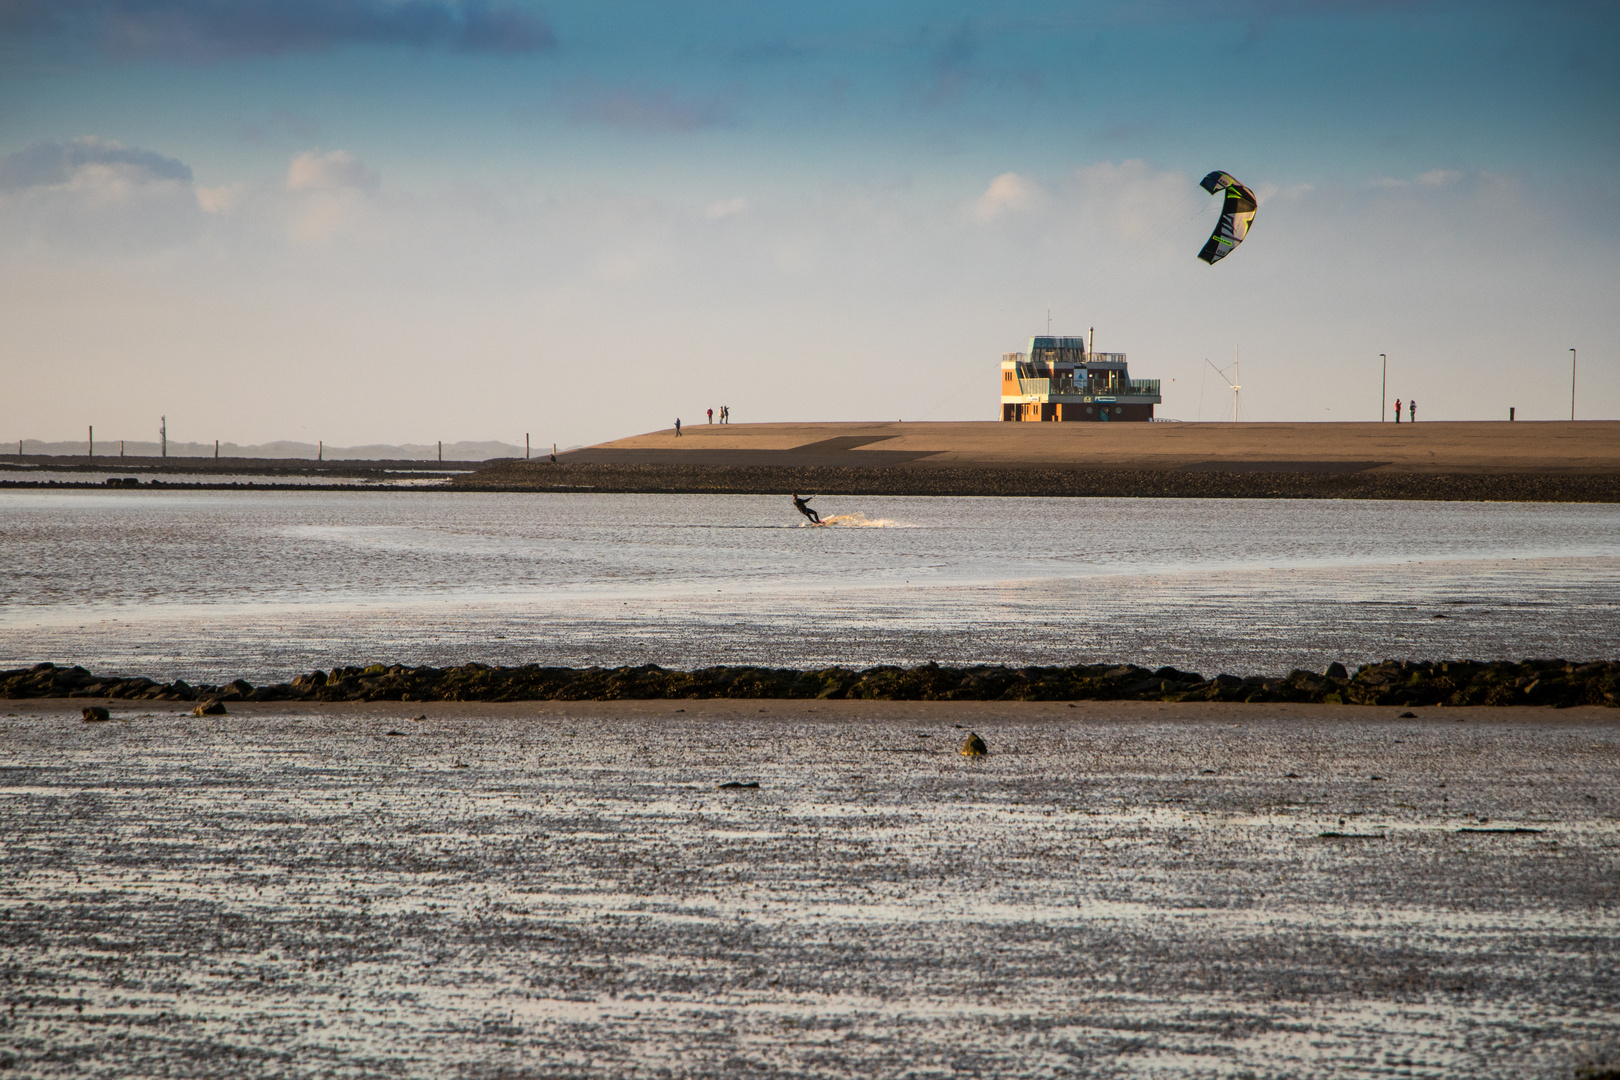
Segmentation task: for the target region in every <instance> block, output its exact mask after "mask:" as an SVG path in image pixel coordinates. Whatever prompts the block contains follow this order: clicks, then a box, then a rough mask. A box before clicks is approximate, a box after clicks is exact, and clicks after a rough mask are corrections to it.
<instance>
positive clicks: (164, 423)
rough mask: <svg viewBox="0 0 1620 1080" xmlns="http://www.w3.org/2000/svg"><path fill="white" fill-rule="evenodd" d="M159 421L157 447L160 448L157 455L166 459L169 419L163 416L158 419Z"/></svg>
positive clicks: (167, 453) (167, 454)
mask: <svg viewBox="0 0 1620 1080" xmlns="http://www.w3.org/2000/svg"><path fill="white" fill-rule="evenodd" d="M159 419H160V423H159V424H158V445H159V448H160V449H159V453H160V455H161V456H163V457H168V456H169V418H168V417H167V416H164V417H160V418H159Z"/></svg>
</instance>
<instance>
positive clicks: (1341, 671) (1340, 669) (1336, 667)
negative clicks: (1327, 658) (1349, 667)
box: [1323, 660, 1350, 679]
mask: <svg viewBox="0 0 1620 1080" xmlns="http://www.w3.org/2000/svg"><path fill="white" fill-rule="evenodd" d="M1323 674H1324V675H1326V676H1327V677H1328V678H1330V679H1348V678H1349V677H1350V673H1349V672H1348V671H1346V670H1345V668H1344V665H1343V664H1341V663H1339V662H1338V661H1337V660H1335V661H1333V663H1331V664H1329V665H1328V666H1327V671H1325V672H1323Z"/></svg>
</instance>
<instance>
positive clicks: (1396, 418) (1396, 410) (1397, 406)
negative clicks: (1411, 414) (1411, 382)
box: [1395, 398, 1401, 424]
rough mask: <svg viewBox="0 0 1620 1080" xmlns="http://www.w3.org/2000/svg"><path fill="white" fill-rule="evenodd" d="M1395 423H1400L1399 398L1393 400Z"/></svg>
mask: <svg viewBox="0 0 1620 1080" xmlns="http://www.w3.org/2000/svg"><path fill="white" fill-rule="evenodd" d="M1395 422H1396V423H1397V424H1398V423H1400V422H1401V399H1400V398H1396V399H1395Z"/></svg>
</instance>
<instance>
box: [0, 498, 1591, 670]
mask: <svg viewBox="0 0 1620 1080" xmlns="http://www.w3.org/2000/svg"><path fill="white" fill-rule="evenodd" d="M814 505H816V506H818V507H819V508H820V509H821V511H822V512H823V514H824V516H826V517H828V518H829V519H838V518H842V519H843V520H844V524H841V525H831V526H829V527H825V528H813V527H806V526H804V525H803V523H802V521H801V519H800V518H799V517H798V516H797V515H796V514H795V513H794V512H793V509H792V507H791V505H790V504H789V502H788V500H787V499H786V498H785V497H782V498H776V497H762V496H656V495H582V494H574V495H555V494H472V493H444V492H365V493H359V492H356V493H347V492H308V493H306V492H258V493H240V494H238V493H235V492H217V491H210V492H147V491H139V492H134V491H130V492H115V491H108V492H95V491H89V492H0V565H3V566H4V572H3V573H0V665H7V666H11V665H18V664H23V663H29V662H34V661H37V660H42V659H50V660H55V661H57V662H65V663H80V664H83V665H85V666H86V667H89V668H91V669H92V670H96V671H98V672H99V671H107V672H113V673H127V674H152V675H161V676H165V677H173V676H181V677H184V678H187V679H191V680H194V681H195V680H215V679H222V678H231V677H236V676H245V677H246V678H248V679H250V680H253V681H255V682H263V681H277V680H284V679H287V678H289V677H291V675H293V674H295V673H297V672H300V671H305V670H309V669H311V668H314V667H318V666H319V667H329V666H332V665H333V664H338V663H344V664H347V663H359V662H371V661H385V662H401V663H415V664H423V663H425V664H437V665H443V664H450V663H462V662H467V661H473V660H477V661H483V662H486V663H503V664H518V663H530V662H538V663H544V664H558V665H577V666H586V665H591V664H601V665H612V664H639V663H648V662H650V663H658V664H663V665H665V666H670V667H682V668H691V667H701V666H705V665H709V664H716V663H763V664H771V665H780V666H811V665H815V666H822V665H830V664H835V663H842V664H852V665H865V664H876V663H920V662H924V661H927V660H937V661H939V662H941V663H973V662H1005V663H1013V664H1023V663H1078V662H1093V661H1107V662H1119V661H1130V662H1134V663H1141V664H1146V665H1149V666H1154V665H1159V664H1174V665H1175V666H1177V667H1180V668H1183V669H1188V670H1195V671H1200V672H1203V673H1204V674H1206V675H1212V674H1214V673H1216V672H1218V671H1228V672H1231V673H1233V674H1252V673H1286V672H1287V671H1288V670H1290V669H1291V668H1294V667H1306V668H1311V669H1314V670H1321V669H1322V668H1323V667H1325V666H1326V665H1327V664H1328V663H1330V662H1332V661H1335V660H1338V661H1343V662H1345V663H1347V664H1351V665H1354V664H1356V663H1362V662H1367V661H1373V660H1379V659H1383V658H1385V657H1395V658H1403V659H1439V658H1454V659H1461V658H1473V659H1518V658H1520V657H1523V656H1562V657H1567V658H1570V659H1608V658H1613V657H1615V656H1617V655H1620V506H1611V505H1589V504H1545V503H1454V502H1445V503H1415V502H1399V503H1392V502H1366V501H1321V500H1299V501H1290V500H1230V499H1222V500H1198V499H984V498H981V499H926V498H866V497H862V498H853V497H849V498H845V497H838V498H834V497H831V496H822V497H820V498H818V499H816V500H815V504H814Z"/></svg>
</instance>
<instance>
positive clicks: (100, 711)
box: [84, 705, 112, 724]
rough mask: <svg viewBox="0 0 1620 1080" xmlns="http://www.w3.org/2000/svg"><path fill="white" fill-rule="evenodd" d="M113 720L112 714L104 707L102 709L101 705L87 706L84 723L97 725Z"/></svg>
mask: <svg viewBox="0 0 1620 1080" xmlns="http://www.w3.org/2000/svg"><path fill="white" fill-rule="evenodd" d="M111 719H112V713H110V712H108V711H107V710H106V709H105V708H104V707H102V706H100V705H86V706H85V707H84V721H85V723H87V724H93V723H97V722H99V721H102V720H111Z"/></svg>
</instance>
